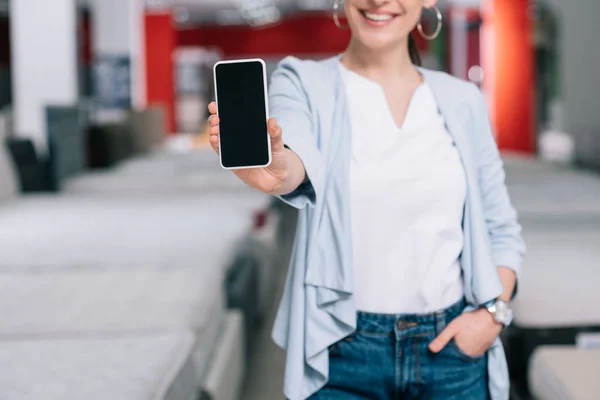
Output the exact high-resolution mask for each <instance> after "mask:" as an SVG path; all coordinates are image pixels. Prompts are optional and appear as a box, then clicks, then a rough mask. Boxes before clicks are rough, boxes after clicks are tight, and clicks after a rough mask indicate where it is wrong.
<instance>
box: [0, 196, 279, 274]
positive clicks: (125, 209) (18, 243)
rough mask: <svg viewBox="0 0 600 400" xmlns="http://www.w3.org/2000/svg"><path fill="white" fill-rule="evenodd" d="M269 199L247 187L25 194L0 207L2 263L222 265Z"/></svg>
mask: <svg viewBox="0 0 600 400" xmlns="http://www.w3.org/2000/svg"><path fill="white" fill-rule="evenodd" d="M267 204H268V197H265V196H264V195H261V194H260V193H259V194H258V195H257V194H255V193H252V192H245V193H239V194H238V195H237V196H222V195H218V194H210V195H203V196H191V197H185V196H152V197H150V198H144V199H139V198H136V197H128V196H125V197H123V196H119V197H114V198H113V197H106V198H94V197H86V198H79V197H74V198H66V197H63V198H46V197H38V196H36V197H32V198H25V199H22V200H18V201H14V202H12V203H9V204H6V205H4V206H0V254H2V259H1V260H0V266H2V265H4V266H7V267H11V268H16V267H23V268H25V267H36V266H43V267H46V268H50V267H61V268H64V267H72V268H76V267H77V266H80V265H84V266H88V267H89V266H96V267H103V266H107V265H119V266H124V267H126V266H133V265H145V266H155V267H163V268H169V267H172V266H190V265H192V266H200V265H213V264H224V262H225V261H226V258H227V257H228V256H230V255H231V253H232V246H233V245H234V242H235V241H236V240H238V239H239V238H240V237H241V236H242V235H245V234H246V233H248V232H249V230H250V229H251V227H252V223H253V218H252V217H253V215H254V213H255V211H256V210H257V209H262V208H264V207H266V205H267ZM206 260H210V262H209V263H203V261H206Z"/></svg>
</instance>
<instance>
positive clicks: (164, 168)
mask: <svg viewBox="0 0 600 400" xmlns="http://www.w3.org/2000/svg"><path fill="white" fill-rule="evenodd" d="M199 170H200V171H214V172H223V173H230V174H231V172H230V171H226V170H224V169H223V168H221V166H220V164H219V156H218V155H217V154H215V152H214V151H212V150H201V151H194V152H185V153H183V152H173V151H169V150H158V151H155V152H154V153H152V154H150V155H144V156H142V157H135V158H131V159H129V160H126V161H124V162H123V163H121V164H119V165H118V166H117V168H116V171H117V172H118V173H122V174H129V175H138V176H139V175H147V174H158V176H172V175H177V174H182V173H187V172H194V171H199Z"/></svg>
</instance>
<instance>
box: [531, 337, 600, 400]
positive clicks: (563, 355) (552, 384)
mask: <svg viewBox="0 0 600 400" xmlns="http://www.w3.org/2000/svg"><path fill="white" fill-rule="evenodd" d="M599 377H600V349H587V350H585V349H577V348H575V347H569V346H546V347H540V348H539V349H537V350H536V351H535V353H534V354H533V356H532V358H531V364H530V368H529V384H530V388H531V393H532V395H533V396H534V398H535V399H539V400H596V399H599V398H600V379H599Z"/></svg>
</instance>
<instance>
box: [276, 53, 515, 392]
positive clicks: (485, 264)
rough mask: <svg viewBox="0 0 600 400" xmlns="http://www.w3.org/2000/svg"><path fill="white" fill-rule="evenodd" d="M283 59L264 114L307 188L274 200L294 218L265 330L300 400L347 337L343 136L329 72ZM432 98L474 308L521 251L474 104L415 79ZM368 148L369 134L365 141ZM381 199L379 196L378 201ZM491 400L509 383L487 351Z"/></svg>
mask: <svg viewBox="0 0 600 400" xmlns="http://www.w3.org/2000/svg"><path fill="white" fill-rule="evenodd" d="M338 62H339V57H335V58H331V59H328V60H325V61H320V62H315V61H301V60H298V59H296V58H292V57H288V58H286V59H285V60H283V61H282V62H281V63H280V65H279V67H278V69H277V70H276V71H275V72H274V74H273V77H272V82H271V87H270V97H269V103H270V114H271V116H273V117H275V118H276V119H277V121H278V122H279V124H280V126H281V127H282V129H283V138H284V142H285V144H286V145H287V146H288V147H290V148H291V149H292V150H293V151H294V152H296V153H297V154H298V156H299V157H300V159H301V160H302V162H303V163H304V166H305V169H306V172H307V174H308V177H309V179H310V182H309V183H307V184H304V185H303V186H301V187H300V188H299V189H298V190H296V191H295V192H294V193H291V194H290V195H287V196H283V197H282V199H283V200H284V201H286V202H287V203H289V204H290V205H292V206H294V207H296V208H298V209H300V214H299V220H298V228H297V232H296V240H295V243H294V248H293V253H292V259H291V265H290V270H289V273H288V277H287V282H286V286H285V293H284V296H283V299H282V301H281V304H280V308H279V312H278V315H277V319H276V321H275V326H274V329H273V338H274V340H275V342H276V343H277V344H278V345H279V346H281V347H283V348H284V349H286V350H287V365H286V374H285V386H284V387H285V389H284V390H285V395H286V396H287V397H288V398H289V399H290V400H303V399H306V398H307V397H309V396H310V395H312V394H313V393H315V392H316V391H317V390H319V389H320V388H321V387H323V385H324V384H325V383H326V381H327V375H328V367H329V358H328V351H327V349H328V347H329V346H330V345H331V344H333V343H335V342H337V341H339V340H341V339H342V338H344V337H345V336H347V335H349V334H350V333H352V332H353V331H354V329H355V327H356V308H355V305H354V301H353V297H352V288H353V277H352V271H353V267H352V237H351V229H350V227H351V223H350V202H349V201H348V199H349V177H348V173H349V166H350V158H351V150H350V149H351V143H350V142H351V127H350V118H349V114H348V108H347V106H346V99H345V90H344V86H343V83H342V80H341V77H340V73H339V68H338V65H337V63H338ZM420 71H421V73H422V75H423V76H424V79H425V81H426V82H427V83H428V84H429V86H430V87H431V89H432V90H433V92H434V94H435V96H436V98H437V102H438V104H439V108H440V111H441V113H442V114H443V116H444V118H445V120H446V124H447V128H448V130H449V132H450V133H451V135H452V136H453V138H454V141H455V143H456V146H457V148H458V150H459V152H460V155H461V158H462V162H463V166H464V169H465V174H466V178H467V186H468V189H467V198H466V205H465V215H464V220H463V230H464V235H465V243H464V249H463V252H462V255H461V257H462V258H461V260H462V268H463V277H464V282H465V297H466V300H467V302H468V304H469V305H470V306H471V307H476V306H478V305H481V304H483V303H485V302H487V301H489V300H492V299H494V298H496V297H498V296H499V295H500V294H501V293H502V292H503V288H502V282H501V281H500V278H499V276H498V270H497V267H498V266H505V267H508V268H511V269H514V270H515V271H516V272H517V274H519V270H520V268H521V263H522V259H523V255H524V252H525V245H524V243H523V240H522V238H521V236H520V232H521V228H520V226H519V225H518V223H517V218H516V213H515V211H514V209H513V207H512V205H511V203H510V200H509V197H508V194H507V191H506V187H505V185H504V170H503V166H502V162H501V159H500V156H499V152H498V149H497V146H496V144H495V141H494V137H493V135H492V131H491V129H490V124H489V121H488V116H487V112H486V109H485V105H484V101H483V96H482V95H481V93H480V91H479V89H478V88H477V87H476V86H475V85H473V84H470V83H467V82H464V81H461V80H459V79H456V78H453V77H451V76H449V75H447V74H445V73H440V72H434V71H429V70H425V69H421V70H420ZM373 135H374V138H373V139H374V140H377V137H376V132H374V133H373ZM381 195H382V196H385V193H382V194H381ZM488 369H489V377H490V379H489V380H490V382H489V388H490V393H491V396H492V400H506V399H508V394H509V378H508V370H507V365H506V359H505V355H504V350H503V348H502V344H501V343H500V341H499V340H496V342H495V343H494V345H493V347H492V348H491V349H490V351H489V365H488Z"/></svg>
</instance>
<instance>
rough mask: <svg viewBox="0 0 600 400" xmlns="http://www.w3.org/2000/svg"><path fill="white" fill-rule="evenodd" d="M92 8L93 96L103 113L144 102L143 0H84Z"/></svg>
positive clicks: (108, 114)
mask: <svg viewBox="0 0 600 400" xmlns="http://www.w3.org/2000/svg"><path fill="white" fill-rule="evenodd" d="M88 2H89V3H90V6H91V10H92V49H93V53H94V83H95V85H94V86H95V91H94V93H95V96H94V97H95V99H96V101H97V102H98V103H99V104H98V105H99V106H100V108H101V110H103V114H104V115H105V116H107V117H109V116H110V112H111V111H112V112H116V113H117V114H118V112H119V111H123V110H126V109H129V108H141V107H144V106H145V104H146V95H145V85H144V66H143V54H142V36H143V33H142V29H143V18H144V2H143V0H88Z"/></svg>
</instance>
